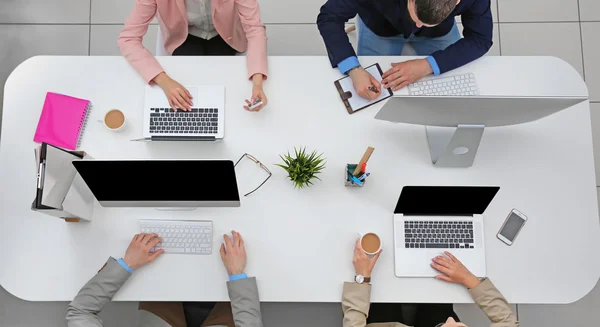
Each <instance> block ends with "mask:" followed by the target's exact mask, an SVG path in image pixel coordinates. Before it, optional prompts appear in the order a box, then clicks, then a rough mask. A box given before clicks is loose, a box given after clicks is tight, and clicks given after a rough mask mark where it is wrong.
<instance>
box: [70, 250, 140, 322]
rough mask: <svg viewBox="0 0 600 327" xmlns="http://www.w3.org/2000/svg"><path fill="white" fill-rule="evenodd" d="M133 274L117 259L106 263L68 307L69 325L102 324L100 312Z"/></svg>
mask: <svg viewBox="0 0 600 327" xmlns="http://www.w3.org/2000/svg"><path fill="white" fill-rule="evenodd" d="M129 276H131V273H129V272H128V271H127V270H126V269H125V268H124V267H122V266H121V265H120V264H119V263H118V262H117V261H116V260H115V259H113V258H109V259H108V261H107V263H106V265H105V266H104V267H103V268H102V269H101V270H100V271H99V272H98V273H97V274H96V275H95V276H94V277H93V278H92V279H91V280H90V281H89V282H87V284H85V285H84V286H83V288H82V289H81V290H80V291H79V293H78V294H77V296H75V298H74V299H73V301H72V302H71V303H70V304H69V306H68V308H67V316H66V319H67V325H68V326H69V327H84V326H85V327H88V326H102V323H101V320H100V319H99V318H98V313H100V311H102V309H103V308H104V306H105V305H106V304H107V303H108V302H110V300H112V298H113V296H114V295H115V294H116V293H117V291H118V290H119V289H120V288H121V286H123V284H125V282H126V281H127V279H128V278H129Z"/></svg>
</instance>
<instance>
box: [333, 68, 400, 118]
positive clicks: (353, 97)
mask: <svg viewBox="0 0 600 327" xmlns="http://www.w3.org/2000/svg"><path fill="white" fill-rule="evenodd" d="M365 70H366V71H367V72H369V73H370V74H371V75H373V77H375V78H376V79H377V80H380V81H381V80H382V78H381V76H382V75H383V71H382V70H381V67H380V66H379V64H378V63H376V64H373V65H371V66H369V67H366V68H365ZM333 84H334V85H335V88H336V89H337V91H338V93H339V95H340V98H341V99H342V102H343V103H344V106H345V107H346V110H347V111H348V113H349V114H353V113H355V112H357V111H360V110H363V109H365V108H368V107H369V106H372V105H374V104H376V103H378V102H381V101H383V100H385V99H387V98H389V97H391V96H392V95H394V93H393V92H392V89H391V88H387V89H384V88H382V89H381V94H380V95H379V97H377V99H375V100H367V99H364V98H362V97H360V96H359V95H358V94H356V91H355V90H354V86H353V85H352V79H351V78H350V76H344V77H342V78H340V79H338V80H337V81H335V82H334V83H333Z"/></svg>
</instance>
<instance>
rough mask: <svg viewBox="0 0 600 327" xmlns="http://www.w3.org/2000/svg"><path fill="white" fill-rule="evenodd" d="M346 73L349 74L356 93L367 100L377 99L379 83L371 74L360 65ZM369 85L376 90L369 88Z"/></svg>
mask: <svg viewBox="0 0 600 327" xmlns="http://www.w3.org/2000/svg"><path fill="white" fill-rule="evenodd" d="M348 75H350V78H351V79H352V84H353V85H354V89H355V90H356V92H357V93H358V95H360V96H361V97H363V98H365V99H368V100H375V99H377V97H378V96H379V93H380V92H381V83H379V81H378V80H376V79H375V77H373V75H371V74H369V72H368V71H366V70H365V69H364V68H362V67H358V68H355V69H352V70H351V71H350V72H349V73H348ZM369 87H375V89H376V90H377V92H373V91H371V90H369Z"/></svg>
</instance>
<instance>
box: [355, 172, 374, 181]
mask: <svg viewBox="0 0 600 327" xmlns="http://www.w3.org/2000/svg"><path fill="white" fill-rule="evenodd" d="M369 175H371V173H366V174H362V176H360V177H359V178H358V180H359V181H362V180H364V179H365V178H367V177H369Z"/></svg>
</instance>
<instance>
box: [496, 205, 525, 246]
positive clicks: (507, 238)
mask: <svg viewBox="0 0 600 327" xmlns="http://www.w3.org/2000/svg"><path fill="white" fill-rule="evenodd" d="M526 221H527V216H525V215H524V214H523V213H522V212H520V211H519V210H517V209H512V211H511V212H510V213H509V214H508V217H506V220H505V221H504V224H503V225H502V227H501V228H500V231H499V232H498V235H496V237H497V238H498V239H499V240H500V241H502V242H504V243H506V244H508V245H512V244H513V242H514V241H515V239H516V238H517V235H519V232H520V231H521V228H523V225H525V222H526Z"/></svg>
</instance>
